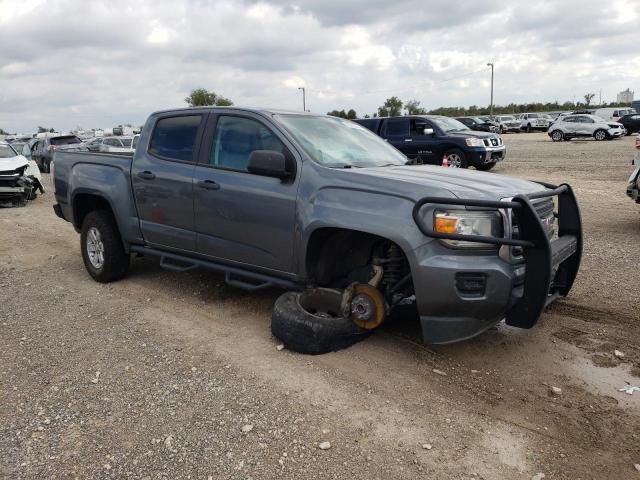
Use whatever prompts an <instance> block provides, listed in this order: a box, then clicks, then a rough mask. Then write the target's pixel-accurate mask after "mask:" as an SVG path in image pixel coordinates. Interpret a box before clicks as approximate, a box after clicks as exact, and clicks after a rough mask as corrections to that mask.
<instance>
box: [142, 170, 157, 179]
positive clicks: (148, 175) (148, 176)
mask: <svg viewBox="0 0 640 480" xmlns="http://www.w3.org/2000/svg"><path fill="white" fill-rule="evenodd" d="M138 177H140V178H142V179H144V180H153V179H154V178H156V175H155V174H154V173H153V172H150V171H149V170H145V171H144V172H138Z"/></svg>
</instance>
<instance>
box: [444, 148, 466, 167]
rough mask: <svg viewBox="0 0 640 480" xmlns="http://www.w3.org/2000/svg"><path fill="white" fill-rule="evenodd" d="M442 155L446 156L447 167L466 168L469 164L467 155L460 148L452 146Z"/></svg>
mask: <svg viewBox="0 0 640 480" xmlns="http://www.w3.org/2000/svg"><path fill="white" fill-rule="evenodd" d="M444 156H445V157H447V163H448V164H449V168H467V167H468V166H469V164H468V163H467V157H466V156H465V154H464V152H463V151H462V150H459V149H457V148H452V149H451V150H447V151H446V152H445V153H444Z"/></svg>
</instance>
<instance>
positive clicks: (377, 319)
mask: <svg viewBox="0 0 640 480" xmlns="http://www.w3.org/2000/svg"><path fill="white" fill-rule="evenodd" d="M349 310H350V312H351V315H350V316H351V321H352V322H353V323H355V324H356V325H358V326H359V327H360V328H364V329H365V330H373V329H374V328H377V327H379V326H380V325H381V324H382V322H383V321H384V317H385V315H386V306H385V302H384V298H383V297H382V294H381V293H380V291H379V290H378V289H377V288H375V287H372V286H371V285H367V284H359V285H354V287H353V297H352V298H351V302H350V304H349Z"/></svg>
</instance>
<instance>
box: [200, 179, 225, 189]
mask: <svg viewBox="0 0 640 480" xmlns="http://www.w3.org/2000/svg"><path fill="white" fill-rule="evenodd" d="M198 186H199V187H200V188H204V189H205V190H220V184H219V183H216V182H214V181H213V180H200V181H199V182H198Z"/></svg>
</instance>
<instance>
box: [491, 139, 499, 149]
mask: <svg viewBox="0 0 640 480" xmlns="http://www.w3.org/2000/svg"><path fill="white" fill-rule="evenodd" d="M491 145H493V146H494V147H497V146H498V139H497V138H492V139H491Z"/></svg>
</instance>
